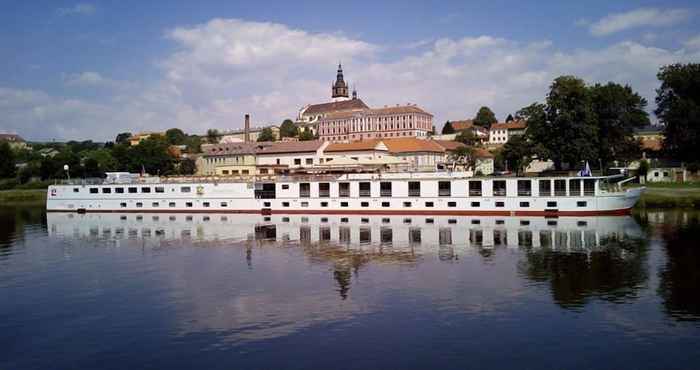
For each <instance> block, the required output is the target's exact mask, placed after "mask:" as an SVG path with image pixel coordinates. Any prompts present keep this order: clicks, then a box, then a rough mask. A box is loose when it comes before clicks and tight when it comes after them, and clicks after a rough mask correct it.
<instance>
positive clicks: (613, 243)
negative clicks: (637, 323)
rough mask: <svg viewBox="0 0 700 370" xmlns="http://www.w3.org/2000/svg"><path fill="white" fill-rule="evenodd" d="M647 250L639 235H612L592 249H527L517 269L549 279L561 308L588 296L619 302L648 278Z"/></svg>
mask: <svg viewBox="0 0 700 370" xmlns="http://www.w3.org/2000/svg"><path fill="white" fill-rule="evenodd" d="M560 237H562V236H560ZM555 238H556V236H555ZM647 252H648V245H647V243H646V241H645V240H643V239H641V238H626V237H620V236H615V235H612V236H610V237H609V239H606V240H602V241H601V247H599V248H595V249H587V250H578V251H573V252H572V251H570V250H567V251H562V250H557V249H550V248H542V249H537V250H527V251H526V254H525V259H524V260H522V261H521V262H520V263H519V266H518V269H519V271H520V272H521V273H522V274H523V275H524V276H526V277H527V278H528V279H530V280H533V281H536V282H549V284H550V289H551V293H552V296H553V298H554V301H555V302H556V303H557V304H559V305H560V306H562V307H565V308H576V307H580V306H583V305H584V304H586V302H587V301H588V300H589V299H590V298H591V297H598V298H601V299H604V300H607V301H611V302H617V303H620V302H625V301H628V300H630V299H634V298H635V297H636V296H637V292H638V291H639V290H640V289H641V288H642V286H643V285H644V284H645V283H646V282H647V281H648V278H649V276H648V268H647Z"/></svg>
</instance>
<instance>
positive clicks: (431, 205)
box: [425, 202, 435, 208]
mask: <svg viewBox="0 0 700 370" xmlns="http://www.w3.org/2000/svg"><path fill="white" fill-rule="evenodd" d="M425 206H426V207H428V208H430V207H433V206H435V204H434V203H433V202H425Z"/></svg>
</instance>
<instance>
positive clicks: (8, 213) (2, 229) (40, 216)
mask: <svg viewBox="0 0 700 370" xmlns="http://www.w3.org/2000/svg"><path fill="white" fill-rule="evenodd" d="M28 225H42V227H45V225H46V223H45V219H44V210H43V208H42V207H13V206H11V207H7V206H2V207H0V248H7V247H10V246H12V245H13V244H14V243H15V242H16V241H17V240H21V239H23V237H24V229H25V227H26V226H28Z"/></svg>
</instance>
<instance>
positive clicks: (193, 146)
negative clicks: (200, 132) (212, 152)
mask: <svg viewBox="0 0 700 370" xmlns="http://www.w3.org/2000/svg"><path fill="white" fill-rule="evenodd" d="M185 145H187V151H188V152H189V153H201V152H202V139H201V138H200V137H199V136H197V135H190V136H188V137H187V139H186V140H185Z"/></svg>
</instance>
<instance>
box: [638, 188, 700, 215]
mask: <svg viewBox="0 0 700 370" xmlns="http://www.w3.org/2000/svg"><path fill="white" fill-rule="evenodd" d="M637 207H638V208H695V209H700V187H699V186H659V185H656V184H655V185H653V186H650V187H647V188H646V190H645V191H644V194H642V198H641V200H640V201H639V203H638V204H637Z"/></svg>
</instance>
